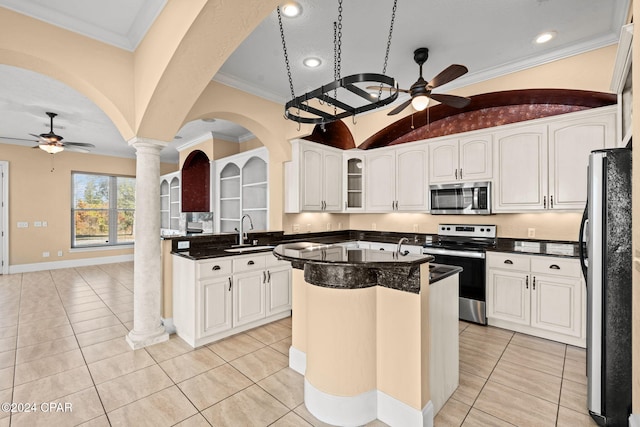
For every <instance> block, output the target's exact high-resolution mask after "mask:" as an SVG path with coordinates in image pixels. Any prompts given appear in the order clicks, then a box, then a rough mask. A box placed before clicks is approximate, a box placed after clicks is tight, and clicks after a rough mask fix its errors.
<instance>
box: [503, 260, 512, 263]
mask: <svg viewBox="0 0 640 427" xmlns="http://www.w3.org/2000/svg"><path fill="white" fill-rule="evenodd" d="M504 263H505V264H513V261H511V260H510V259H505V260H504Z"/></svg>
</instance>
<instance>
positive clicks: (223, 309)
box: [173, 253, 291, 347]
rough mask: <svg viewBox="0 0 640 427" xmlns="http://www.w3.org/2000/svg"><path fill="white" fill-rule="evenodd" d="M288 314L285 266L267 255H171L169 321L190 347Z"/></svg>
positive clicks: (288, 285)
mask: <svg viewBox="0 0 640 427" xmlns="http://www.w3.org/2000/svg"><path fill="white" fill-rule="evenodd" d="M290 314H291V265H290V263H288V262H285V261H279V260H278V259H276V258H275V256H273V254H272V253H257V254H252V255H251V254H249V255H236V256H228V257H220V258H213V259H206V260H199V261H194V260H190V259H187V258H184V257H180V256H174V257H173V321H174V324H175V326H176V333H177V334H178V336H180V337H181V338H182V339H184V340H185V341H186V342H187V343H189V344H190V345H191V346H192V347H198V346H201V345H204V344H208V343H210V342H213V341H216V340H219V339H221V338H225V337H227V336H230V335H232V334H236V333H238V332H242V331H245V330H247V329H250V328H254V327H256V326H260V325H263V324H265V323H269V322H272V321H274V320H278V319H281V318H283V317H286V316H289V315H290Z"/></svg>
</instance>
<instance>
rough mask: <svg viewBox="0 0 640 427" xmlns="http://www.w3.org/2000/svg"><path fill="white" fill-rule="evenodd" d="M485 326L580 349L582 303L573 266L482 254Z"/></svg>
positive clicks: (571, 262) (576, 265)
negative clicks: (485, 274)
mask: <svg viewBox="0 0 640 427" xmlns="http://www.w3.org/2000/svg"><path fill="white" fill-rule="evenodd" d="M487 267H488V268H487V321H488V323H489V324H490V325H494V326H498V327H502V328H506V329H511V330H514V331H518V332H523V333H526V334H530V335H535V336H539V337H542V338H546V339H551V340H555V341H560V342H564V343H567V344H571V345H576V346H579V347H584V346H585V337H586V332H585V328H586V300H585V292H584V281H583V280H582V278H581V276H580V274H581V271H580V266H579V261H578V260H577V259H570V258H558V257H552V256H536V255H521V254H512V253H496V252H490V253H487Z"/></svg>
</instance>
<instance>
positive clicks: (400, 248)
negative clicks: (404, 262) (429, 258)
mask: <svg viewBox="0 0 640 427" xmlns="http://www.w3.org/2000/svg"><path fill="white" fill-rule="evenodd" d="M403 243H409V239H407V238H406V237H403V238H401V239H400V241H398V247H397V248H396V254H398V255H406V254H408V253H409V251H404V252H402V244H403Z"/></svg>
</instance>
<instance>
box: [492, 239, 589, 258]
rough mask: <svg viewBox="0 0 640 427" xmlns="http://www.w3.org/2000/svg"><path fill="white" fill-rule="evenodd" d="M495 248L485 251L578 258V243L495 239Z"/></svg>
mask: <svg viewBox="0 0 640 427" xmlns="http://www.w3.org/2000/svg"><path fill="white" fill-rule="evenodd" d="M497 240H498V241H497V243H496V247H495V248H490V249H487V251H492V252H513V253H521V254H527V255H544V256H555V257H566V258H578V257H579V256H580V253H579V249H580V246H579V243H578V242H568V241H553V240H527V239H509V238H504V237H502V238H499V239H497Z"/></svg>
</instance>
